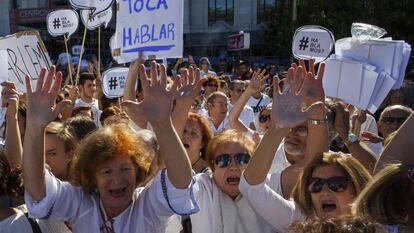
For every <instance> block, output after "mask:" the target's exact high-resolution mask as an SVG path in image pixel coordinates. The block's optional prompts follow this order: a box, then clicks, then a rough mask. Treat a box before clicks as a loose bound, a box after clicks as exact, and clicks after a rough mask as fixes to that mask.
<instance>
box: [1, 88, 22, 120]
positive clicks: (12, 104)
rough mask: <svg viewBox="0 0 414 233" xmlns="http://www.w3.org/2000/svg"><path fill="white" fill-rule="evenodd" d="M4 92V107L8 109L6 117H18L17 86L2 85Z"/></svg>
mask: <svg viewBox="0 0 414 233" xmlns="http://www.w3.org/2000/svg"><path fill="white" fill-rule="evenodd" d="M1 86H2V87H3V90H2V91H1V96H2V100H3V101H2V107H7V111H6V117H17V108H18V106H19V93H18V92H17V90H16V85H15V84H14V83H13V82H8V81H6V82H3V83H1Z"/></svg>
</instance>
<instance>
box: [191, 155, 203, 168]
mask: <svg viewBox="0 0 414 233" xmlns="http://www.w3.org/2000/svg"><path fill="white" fill-rule="evenodd" d="M200 159H201V157H200V156H199V157H198V159H197V160H196V161H195V162H194V163H193V164H191V168H194V165H196V164H197V163H198V161H200Z"/></svg>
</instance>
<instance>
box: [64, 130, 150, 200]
mask: <svg viewBox="0 0 414 233" xmlns="http://www.w3.org/2000/svg"><path fill="white" fill-rule="evenodd" d="M149 153H150V152H149V150H148V145H147V144H146V143H145V142H144V141H143V140H142V138H140V137H139V136H138V135H137V134H135V133H134V132H133V131H132V130H131V129H130V128H129V127H128V126H126V125H125V124H112V125H108V126H105V127H102V128H99V129H98V130H96V131H94V132H93V133H91V134H89V135H88V136H87V137H86V138H84V139H83V140H82V141H81V144H80V145H79V148H78V151H77V155H76V157H75V159H74V161H73V167H72V174H73V178H74V180H73V182H74V183H75V184H77V185H80V186H81V187H82V189H83V191H84V192H85V193H93V192H94V190H95V189H96V188H97V184H96V176H95V174H96V171H97V167H99V166H100V165H102V164H103V163H105V162H107V161H109V160H111V159H114V158H116V157H118V156H125V155H126V156H128V157H129V158H130V159H131V161H132V163H133V164H134V165H135V167H136V169H137V170H136V171H137V176H136V185H137V186H138V185H139V184H140V183H141V182H142V181H143V180H144V179H145V176H146V174H147V172H148V168H149V165H150V162H151V161H150V158H151V156H150V154H149Z"/></svg>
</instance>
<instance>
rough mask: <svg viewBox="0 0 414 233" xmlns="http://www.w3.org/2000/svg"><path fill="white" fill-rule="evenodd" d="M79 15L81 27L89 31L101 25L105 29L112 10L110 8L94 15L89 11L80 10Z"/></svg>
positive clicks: (109, 20)
mask: <svg viewBox="0 0 414 233" xmlns="http://www.w3.org/2000/svg"><path fill="white" fill-rule="evenodd" d="M80 15H81V20H82V23H83V25H85V27H87V28H88V29H89V30H95V29H96V28H98V27H100V26H101V25H104V27H105V28H107V27H108V24H109V22H111V19H112V8H111V7H110V8H108V9H107V10H105V11H102V12H101V13H99V14H96V15H93V13H92V11H91V10H81V11H80Z"/></svg>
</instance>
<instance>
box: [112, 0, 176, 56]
mask: <svg viewBox="0 0 414 233" xmlns="http://www.w3.org/2000/svg"><path fill="white" fill-rule="evenodd" d="M183 9H184V1H183V0H153V1H149V0H123V1H119V2H118V11H117V15H116V17H117V18H116V19H117V20H116V21H117V22H116V32H115V38H114V42H113V43H114V51H113V53H114V54H115V56H120V57H121V59H122V60H124V61H126V62H130V61H133V60H135V59H137V58H138V52H139V51H143V52H144V57H148V56H149V55H155V56H156V57H157V58H174V57H182V54H183V18H184V17H183V11H184V10H183Z"/></svg>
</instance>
